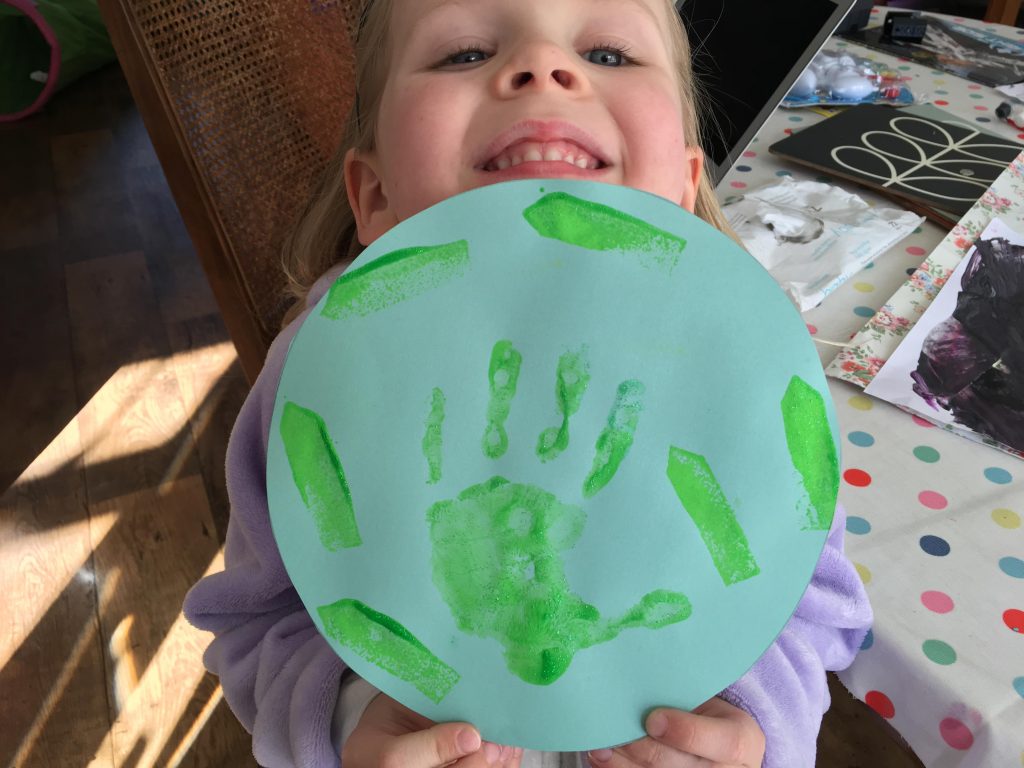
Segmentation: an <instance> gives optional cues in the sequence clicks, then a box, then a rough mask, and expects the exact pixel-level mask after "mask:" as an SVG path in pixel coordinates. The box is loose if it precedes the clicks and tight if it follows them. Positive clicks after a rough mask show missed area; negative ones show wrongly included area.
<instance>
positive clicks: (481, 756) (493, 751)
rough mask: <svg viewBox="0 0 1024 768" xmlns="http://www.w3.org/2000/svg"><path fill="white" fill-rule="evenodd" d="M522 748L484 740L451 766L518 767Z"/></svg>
mask: <svg viewBox="0 0 1024 768" xmlns="http://www.w3.org/2000/svg"><path fill="white" fill-rule="evenodd" d="M522 756H523V750H522V749H518V748H516V747H507V746H502V745H500V744H494V743H492V742H489V741H485V742H484V743H483V745H482V746H481V748H480V749H479V750H478V751H476V752H474V753H473V754H472V755H468V756H467V757H464V758H462V759H461V760H459V761H458V762H457V763H454V764H453V765H452V768H519V762H520V760H521V758H522Z"/></svg>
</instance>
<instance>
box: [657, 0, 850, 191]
mask: <svg viewBox="0 0 1024 768" xmlns="http://www.w3.org/2000/svg"><path fill="white" fill-rule="evenodd" d="M853 4H854V0H800V2H798V3H766V2H763V0H738V2H731V1H730V0H676V8H677V9H678V11H679V15H680V17H682V19H683V22H684V24H685V25H686V31H687V34H688V36H689V38H690V45H691V47H692V48H693V66H694V71H695V72H696V75H697V79H698V81H699V82H700V84H701V85H702V86H703V88H704V90H705V91H706V92H707V94H708V96H709V97H710V99H709V110H708V112H709V114H708V118H709V119H708V121H707V123H706V125H705V128H706V130H705V131H704V133H703V135H702V136H701V144H702V145H703V148H704V152H705V156H706V160H705V164H706V165H707V168H708V171H709V172H710V174H711V178H712V180H713V181H714V182H715V183H717V182H718V181H720V180H721V178H722V177H723V176H724V175H725V174H726V172H727V171H728V170H729V169H730V168H731V167H732V164H733V163H734V162H736V159H737V158H738V157H739V156H740V153H742V152H743V150H744V149H746V147H747V144H749V143H750V140H751V139H753V138H754V134H755V133H757V131H758V129H759V128H760V127H761V126H762V125H763V124H764V121H765V120H767V119H768V117H769V116H770V115H771V114H772V112H773V111H774V110H775V108H776V107H777V106H778V105H779V103H780V102H781V101H782V100H783V98H785V96H786V94H787V93H789V89H790V87H791V86H792V85H793V83H795V82H796V80H797V78H798V77H800V74H801V73H802V72H803V71H804V68H805V67H806V66H807V65H808V64H809V63H810V62H811V59H813V58H814V54H816V53H817V52H818V50H819V49H820V48H821V46H822V45H824V43H825V41H826V40H827V39H828V37H829V35H831V34H832V31H833V30H834V29H835V28H836V26H837V25H838V24H839V23H840V22H841V21H842V19H843V17H844V16H845V15H846V12H847V11H848V10H849V9H850V8H851V7H852V6H853ZM737 51H742V52H743V53H742V55H737Z"/></svg>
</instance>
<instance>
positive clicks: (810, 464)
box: [782, 376, 839, 531]
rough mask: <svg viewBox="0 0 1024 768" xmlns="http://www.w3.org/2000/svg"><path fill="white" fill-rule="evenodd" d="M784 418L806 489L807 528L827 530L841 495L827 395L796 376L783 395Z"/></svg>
mask: <svg viewBox="0 0 1024 768" xmlns="http://www.w3.org/2000/svg"><path fill="white" fill-rule="evenodd" d="M782 421H783V423H784V424H785V427H786V445H787V446H788V447H789V456H790V459H791V460H792V462H793V467H794V468H795V469H796V471H797V472H799V473H800V479H801V480H802V481H803V486H804V490H806V491H807V499H808V502H809V503H808V505H807V509H806V512H807V523H806V525H805V526H804V528H805V529H806V530H815V531H827V530H828V529H829V528H830V527H831V526H832V516H833V515H834V514H835V509H836V498H837V497H838V495H839V456H838V454H837V452H836V445H835V441H834V440H833V439H832V429H831V427H830V426H829V423H828V412H827V411H826V409H825V398H823V397H822V396H821V393H820V392H818V390H816V389H815V388H814V387H812V386H811V385H810V384H808V383H807V382H806V381H804V380H803V379H801V378H800V377H799V376H794V377H793V378H792V379H790V380H789V386H788V387H787V388H786V394H785V395H784V396H783V398H782Z"/></svg>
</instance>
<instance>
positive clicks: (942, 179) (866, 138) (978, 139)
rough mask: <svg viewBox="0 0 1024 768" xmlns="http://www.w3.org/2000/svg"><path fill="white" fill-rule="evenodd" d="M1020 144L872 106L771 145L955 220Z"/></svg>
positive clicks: (785, 154) (799, 159)
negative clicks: (940, 211) (947, 214)
mask: <svg viewBox="0 0 1024 768" xmlns="http://www.w3.org/2000/svg"><path fill="white" fill-rule="evenodd" d="M1022 149H1024V146H1021V145H1020V144H1018V143H1016V142H1013V141H1008V140H1006V139H1002V138H999V137H997V136H993V135H991V134H988V133H984V132H982V131H979V130H977V129H975V128H972V127H971V126H969V125H966V124H964V123H959V122H942V121H938V120H931V119H929V118H926V117H922V116H919V115H915V114H907V113H903V112H901V111H900V110H895V109H892V108H890V107H886V106H882V105H875V104H863V105H860V106H857V107H852V108H851V109H848V110H846V111H845V112H842V113H840V114H838V115H836V116H835V117H830V118H829V119H828V120H824V121H822V122H820V123H818V124H816V125H812V126H810V127H808V128H805V129H804V130H802V131H800V132H799V133H796V134H794V135H793V136H790V137H788V138H785V139H783V140H782V141H779V142H776V143H775V144H773V145H772V146H771V151H772V152H773V153H774V154H778V155H782V156H783V157H786V158H788V159H790V160H793V161H795V162H798V163H801V164H804V165H809V166H812V167H814V168H817V169H818V170H821V171H825V172H827V173H830V174H832V175H834V176H838V177H841V178H846V179H850V180H852V181H856V182H858V183H860V184H863V185H865V186H868V187H871V188H873V189H875V190H877V191H878V192H881V193H883V194H887V195H889V196H891V197H894V198H897V199H900V200H906V201H909V202H914V203H918V204H920V205H923V206H926V207H930V208H937V209H940V210H942V211H948V212H950V213H952V214H955V217H956V218H959V217H960V216H962V215H963V214H965V213H967V211H968V210H970V208H971V207H972V206H973V205H974V203H975V202H977V200H978V199H979V198H980V197H981V196H982V195H983V194H984V193H985V191H986V190H987V189H988V188H989V187H990V186H991V185H992V183H993V182H994V181H995V180H996V178H998V177H999V175H1000V174H1001V173H1002V172H1003V171H1004V170H1006V167H1007V166H1008V165H1009V164H1010V162H1011V161H1012V160H1013V159H1014V158H1015V157H1017V155H1018V154H1019V153H1020V152H1021V150H1022ZM954 220H955V219H954Z"/></svg>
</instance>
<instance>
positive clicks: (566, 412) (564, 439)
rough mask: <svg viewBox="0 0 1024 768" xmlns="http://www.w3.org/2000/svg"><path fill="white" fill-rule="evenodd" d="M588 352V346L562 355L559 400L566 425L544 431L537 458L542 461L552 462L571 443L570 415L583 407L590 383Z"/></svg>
mask: <svg viewBox="0 0 1024 768" xmlns="http://www.w3.org/2000/svg"><path fill="white" fill-rule="evenodd" d="M586 352H587V351H586V348H583V349H581V350H580V351H579V352H566V353H565V354H563V355H562V356H561V357H559V358H558V372H557V374H556V380H555V401H556V403H557V405H558V412H559V413H560V414H561V416H562V424H561V425H560V426H558V427H549V428H548V429H545V430H544V431H543V432H541V433H540V437H539V438H538V440H537V457H538V458H539V459H540V460H541V461H551V459H553V458H555V457H556V456H558V455H559V454H560V453H561V452H562V451H564V450H565V449H566V448H567V447H568V445H569V418H570V417H571V416H572V415H573V414H574V413H576V411H578V410H579V409H580V403H581V402H582V400H583V393H584V392H586V391H587V384H589V383H590V367H589V365H588V363H587V357H586Z"/></svg>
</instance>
